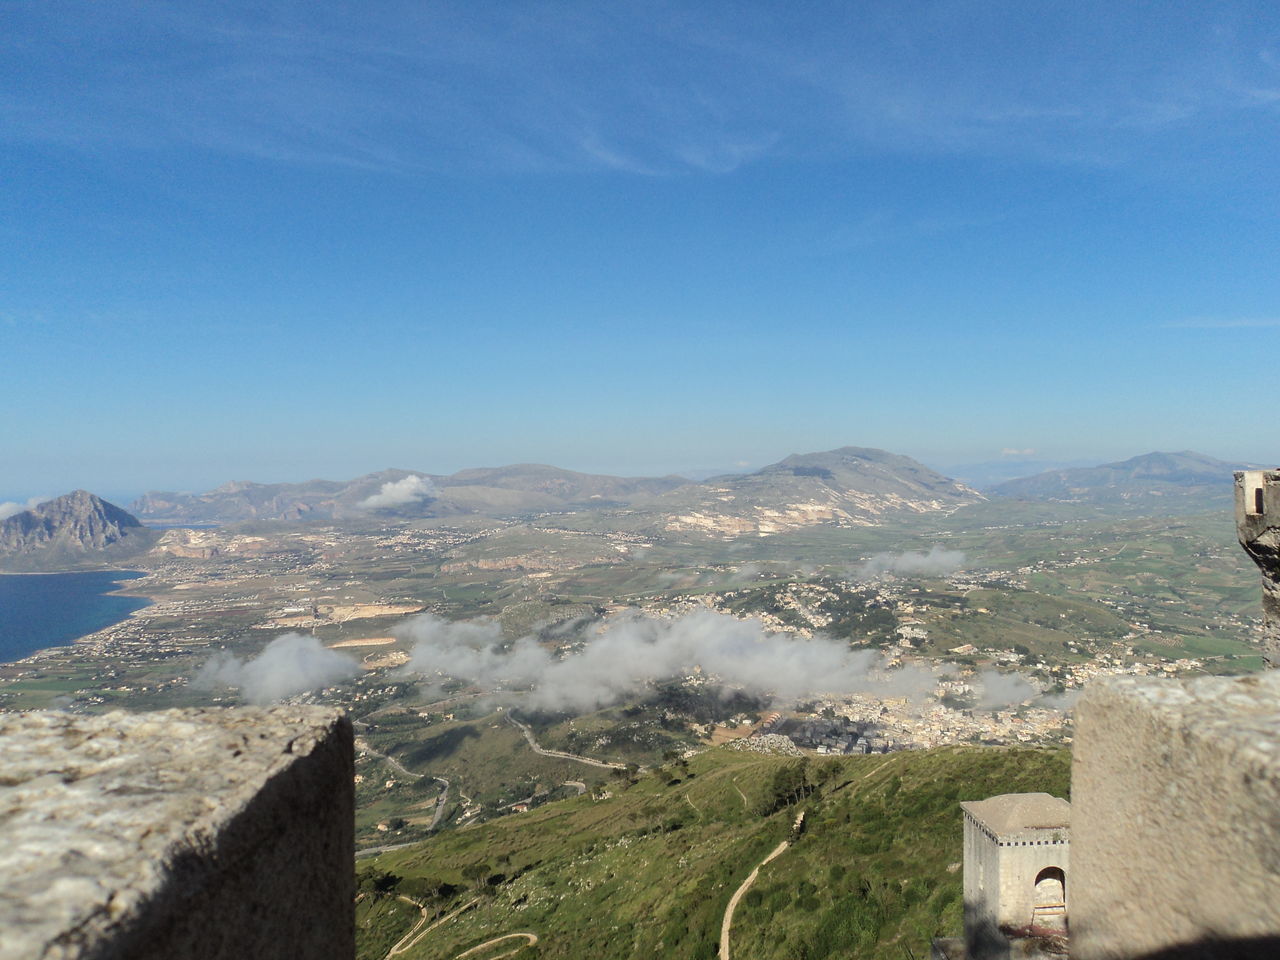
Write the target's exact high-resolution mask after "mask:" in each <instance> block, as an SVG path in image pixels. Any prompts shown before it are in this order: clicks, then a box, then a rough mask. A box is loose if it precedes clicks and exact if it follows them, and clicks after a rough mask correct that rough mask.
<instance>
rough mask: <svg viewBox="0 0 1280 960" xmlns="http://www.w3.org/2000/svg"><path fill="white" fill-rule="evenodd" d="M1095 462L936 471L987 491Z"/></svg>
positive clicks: (990, 464) (987, 464)
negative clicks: (999, 484)
mask: <svg viewBox="0 0 1280 960" xmlns="http://www.w3.org/2000/svg"><path fill="white" fill-rule="evenodd" d="M1097 465H1098V461H1097V460H1027V459H1018V460H986V461H984V462H982V463H957V464H951V465H949V466H945V467H939V468H938V470H939V471H940V472H942V473H944V474H946V475H947V476H948V477H954V478H955V479H957V480H959V481H960V482H961V483H967V484H968V485H969V486H971V487H975V488H977V489H978V490H988V489H990V488H991V487H993V486H995V485H996V484H998V483H1004V482H1005V481H1007V480H1017V479H1018V478H1020V477H1031V476H1035V475H1036V474H1038V473H1048V472H1049V471H1051V470H1070V469H1074V468H1076V467H1096V466H1097Z"/></svg>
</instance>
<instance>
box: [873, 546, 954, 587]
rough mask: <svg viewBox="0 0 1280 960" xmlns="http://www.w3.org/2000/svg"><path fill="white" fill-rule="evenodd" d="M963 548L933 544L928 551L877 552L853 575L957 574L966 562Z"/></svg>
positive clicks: (918, 575)
mask: <svg viewBox="0 0 1280 960" xmlns="http://www.w3.org/2000/svg"><path fill="white" fill-rule="evenodd" d="M965 560H966V557H965V555H964V551H963V550H948V549H946V548H945V547H942V546H939V545H937V544H934V545H933V546H932V547H930V548H929V549H928V551H922V550H907V551H904V552H903V553H877V554H874V555H873V556H871V557H868V558H867V559H866V560H865V561H863V562H862V563H861V564H859V565H858V567H857V568H856V570H855V571H854V575H855V576H856V577H858V578H859V579H863V580H870V579H872V578H874V577H878V576H880V575H881V574H885V573H894V574H899V575H901V576H908V577H910V576H916V577H942V576H946V575H947V574H949V573H955V572H956V571H957V570H959V569H960V568H961V567H963V566H964V564H965Z"/></svg>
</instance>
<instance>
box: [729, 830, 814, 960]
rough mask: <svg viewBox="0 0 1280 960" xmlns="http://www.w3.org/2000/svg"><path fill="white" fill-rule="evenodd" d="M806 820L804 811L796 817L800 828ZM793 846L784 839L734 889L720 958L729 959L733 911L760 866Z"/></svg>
mask: <svg viewBox="0 0 1280 960" xmlns="http://www.w3.org/2000/svg"><path fill="white" fill-rule="evenodd" d="M803 822H804V813H803V812H802V813H801V814H800V816H798V817H796V824H795V825H796V827H797V828H798V827H799V826H800V824H801V823H803ZM789 846H791V841H790V840H783V841H782V842H781V843H780V844H778V845H777V846H776V847H774V848H773V850H772V851H770V853H769V855H768V856H767V857H765V858H764V859H763V860H761V861H760V862H759V863H758V864H756V868H755V869H754V870H752V871H751V873H750V874H749V875H748V876H747V879H745V880H743V881H742V886H740V887H738V889H737V890H735V891H733V896H732V897H730V898H729V905H728V906H727V907H725V908H724V920H722V921H721V922H720V960H729V929H730V928H731V927H732V926H733V911H734V910H736V909H738V901H739V900H741V899H742V898H743V897H744V896H746V893H747V891H748V890H750V889H751V885H752V884H753V883H755V882H756V877H758V876H760V868H761V867H763V866H764V865H765V864H766V863H768V862H769V861H770V860H773V859H774V858H775V857H780V856H782V854H783V853H784V852H786V849H787V847H789Z"/></svg>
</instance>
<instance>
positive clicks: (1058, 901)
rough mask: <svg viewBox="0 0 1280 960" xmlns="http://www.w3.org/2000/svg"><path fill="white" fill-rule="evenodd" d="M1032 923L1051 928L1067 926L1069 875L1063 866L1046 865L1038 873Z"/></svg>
mask: <svg viewBox="0 0 1280 960" xmlns="http://www.w3.org/2000/svg"><path fill="white" fill-rule="evenodd" d="M1031 923H1032V925H1033V926H1037V927H1047V928H1049V929H1050V930H1066V928H1067V875H1066V874H1065V873H1063V871H1062V868H1061V867H1045V868H1044V869H1043V870H1041V871H1040V872H1039V873H1037V874H1036V897H1035V907H1034V909H1033V910H1032V913H1031Z"/></svg>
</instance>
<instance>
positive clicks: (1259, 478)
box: [1236, 470, 1280, 668]
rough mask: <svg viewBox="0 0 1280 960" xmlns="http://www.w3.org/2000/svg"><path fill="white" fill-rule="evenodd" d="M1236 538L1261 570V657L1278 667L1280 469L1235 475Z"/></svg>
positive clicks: (1279, 622) (1279, 665)
mask: <svg viewBox="0 0 1280 960" xmlns="http://www.w3.org/2000/svg"><path fill="white" fill-rule="evenodd" d="M1236 535H1237V536H1238V537H1239V538H1240V546H1242V547H1244V549H1245V552H1246V553H1248V554H1249V556H1251V557H1253V562H1254V563H1256V564H1257V565H1258V569H1260V570H1261V571H1262V615H1263V617H1264V618H1265V625H1264V626H1263V638H1262V655H1263V657H1264V658H1266V661H1267V666H1268V667H1273V668H1274V667H1280V470H1239V471H1237V472H1236Z"/></svg>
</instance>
